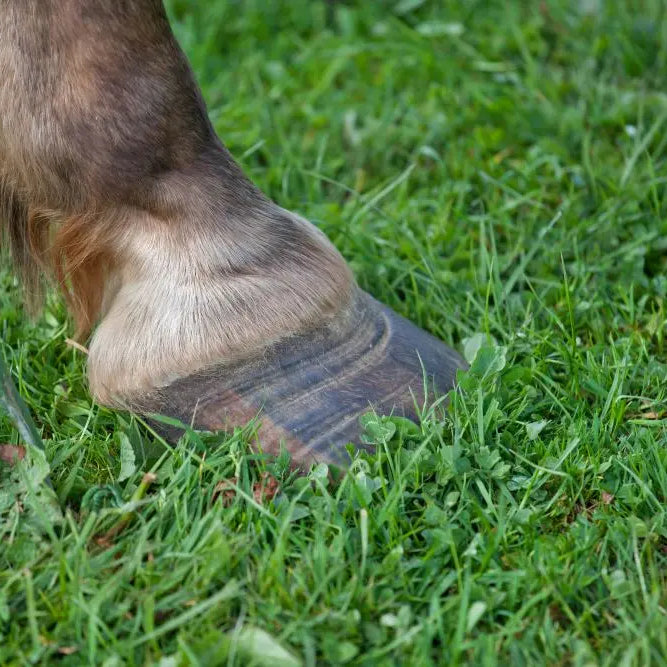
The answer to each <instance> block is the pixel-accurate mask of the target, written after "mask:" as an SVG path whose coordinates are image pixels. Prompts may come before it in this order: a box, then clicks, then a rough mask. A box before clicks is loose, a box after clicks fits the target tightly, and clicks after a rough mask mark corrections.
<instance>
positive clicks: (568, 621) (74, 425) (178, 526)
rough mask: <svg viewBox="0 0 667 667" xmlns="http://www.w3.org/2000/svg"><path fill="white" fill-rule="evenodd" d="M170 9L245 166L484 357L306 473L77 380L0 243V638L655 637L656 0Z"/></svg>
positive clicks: (301, 3)
mask: <svg viewBox="0 0 667 667" xmlns="http://www.w3.org/2000/svg"><path fill="white" fill-rule="evenodd" d="M168 6H169V12H170V15H171V17H172V22H173V25H174V30H175V32H176V35H177V37H178V39H179V40H180V42H181V44H182V46H183V48H184V50H185V51H186V53H187V55H188V57H189V58H190V60H191V62H192V65H193V68H194V70H195V72H196V75H197V78H198V80H199V82H200V84H201V85H202V88H203V92H204V96H205V98H206V101H207V103H208V106H209V110H210V114H211V117H212V120H213V122H214V125H215V127H216V129H217V131H218V132H219V134H220V136H221V137H222V139H223V140H224V141H225V142H226V144H227V146H228V147H229V148H230V150H231V151H232V152H233V153H234V155H235V156H236V157H237V159H238V160H239V161H240V162H241V164H242V165H243V168H244V169H245V170H246V172H247V173H248V174H249V175H250V177H251V178H252V179H253V180H254V181H255V182H256V183H257V184H258V185H259V186H260V187H261V188H262V189H263V190H264V191H265V192H266V193H267V194H268V195H270V196H271V197H272V198H273V199H275V200H276V201H277V202H278V203H280V204H281V205H282V206H284V207H286V208H291V209H294V210H296V211H298V212H300V213H301V214H303V215H305V216H307V217H308V218H310V219H311V220H313V221H314V222H315V223H316V224H317V225H318V226H320V227H321V228H322V229H323V230H324V231H325V232H326V233H327V234H328V235H329V236H330V237H331V238H332V239H333V241H334V242H335V243H336V245H337V246H338V248H339V249H340V250H341V251H342V253H343V254H344V256H345V257H346V258H347V259H348V261H349V262H350V264H351V266H352V268H353V270H354V273H355V275H356V277H357V280H358V282H359V283H360V285H361V286H362V287H364V288H365V289H367V290H368V291H369V292H371V293H372V294H373V295H374V296H376V297H377V298H379V299H381V300H382V301H384V302H385V303H387V304H389V305H390V306H392V307H393V308H394V309H396V310H397V311H398V312H400V313H401V314H403V315H405V316H407V317H409V318H410V319H412V320H413V321H415V322H417V323H418V324H419V325H421V326H423V327H424V328H426V329H427V330H429V331H431V332H432V333H433V334H435V335H436V336H439V337H441V338H442V339H443V340H445V341H446V342H448V343H449V344H450V345H453V346H454V347H455V348H456V349H458V350H459V351H461V352H462V353H464V354H465V355H466V356H467V357H468V358H469V359H470V360H474V361H473V364H472V368H471V370H470V371H469V372H468V373H466V374H464V375H463V374H462V375H461V377H460V386H459V390H458V391H457V392H452V394H451V395H450V397H449V398H450V400H449V406H448V408H447V409H446V411H444V410H442V404H439V405H438V404H436V405H435V406H432V405H426V406H424V419H423V422H422V424H421V426H420V427H419V428H414V429H409V428H407V427H406V425H405V424H402V423H400V422H397V421H396V420H392V419H380V418H379V417H370V418H369V419H368V423H367V433H366V438H367V439H368V440H371V441H373V442H375V443H377V445H378V446H377V454H376V455H375V456H369V455H363V456H359V455H355V454H354V453H353V454H352V457H353V458H354V461H353V463H352V464H351V467H350V471H349V473H348V474H347V475H346V476H345V477H343V478H342V479H338V481H332V479H331V475H330V474H329V473H331V472H332V471H328V470H327V469H326V466H323V465H320V466H317V467H315V468H313V470H311V471H309V472H308V474H307V476H300V477H297V476H295V475H294V474H292V473H290V472H289V465H288V460H287V457H286V456H282V457H280V458H278V459H277V460H268V459H267V458H266V457H263V456H261V455H259V454H253V453H252V452H251V451H250V450H249V448H248V440H249V439H250V438H251V436H252V428H253V425H252V424H251V425H249V426H248V427H247V428H245V429H239V430H238V431H237V432H235V433H233V434H226V435H225V434H197V433H194V432H193V433H188V434H187V435H186V436H185V437H184V438H183V439H182V440H181V441H180V442H179V443H178V445H177V446H176V447H174V448H168V447H166V446H165V444H164V443H163V442H162V441H161V440H160V438H159V437H158V436H157V435H156V434H155V433H154V432H153V431H152V430H151V428H150V426H149V425H147V424H145V423H144V422H143V421H142V420H140V419H137V418H136V417H133V416H131V415H129V414H124V413H119V412H113V411H110V410H107V409H105V408H101V407H99V406H97V405H95V404H94V403H93V402H92V401H91V399H90V396H89V394H88V392H87V389H86V381H85V355H84V354H83V353H82V352H81V351H80V350H78V349H77V348H75V347H73V346H72V345H70V344H68V343H67V341H66V339H67V337H68V335H71V332H72V329H71V326H70V324H69V323H68V320H67V316H66V313H65V310H64V307H63V303H62V301H61V300H60V299H59V298H58V297H57V295H56V294H55V293H52V294H50V295H49V298H48V300H47V304H46V307H45V310H44V312H43V314H42V315H41V316H40V317H39V318H38V319H36V320H35V321H31V320H30V319H29V318H28V317H27V315H26V314H25V313H24V311H23V310H22V306H21V299H20V291H19V289H18V287H17V283H16V281H15V280H14V278H13V277H12V275H11V273H10V271H9V268H8V265H7V262H6V261H5V260H3V262H2V268H1V269H0V327H1V334H2V335H1V340H0V357H2V358H4V360H5V362H6V364H7V366H8V367H10V368H11V373H12V376H13V380H14V383H15V384H16V386H17V388H18V389H19V391H20V393H21V395H22V396H23V398H24V400H25V402H26V404H27V406H28V408H29V410H30V413H31V414H32V416H33V419H34V421H35V424H36V427H37V430H38V432H39V433H40V435H41V439H42V441H43V443H44V447H45V454H46V456H45V457H44V456H43V455H40V452H39V450H37V449H34V448H28V455H27V456H26V459H25V460H24V461H23V462H22V463H20V464H18V465H14V466H10V465H8V464H3V463H2V462H0V664H3V665H5V664H6V665H24V664H28V663H32V664H63V665H78V664H84V665H89V664H90V665H92V664H103V665H105V666H106V667H113V666H116V665H147V664H156V665H160V666H161V667H172V666H177V665H205V666H207V667H208V666H210V665H217V664H221V665H222V664H225V665H226V664H232V665H252V664H254V665H272V666H279V665H286V666H292V665H316V664H317V665H325V664H344V663H346V664H358V665H440V664H474V665H478V664H483V665H492V664H497V663H501V664H512V665H539V664H563V665H564V664H575V665H594V664H613V665H635V664H636V665H648V664H657V665H660V664H667V512H666V511H665V506H666V502H667V428H666V427H667V351H666V349H665V334H666V332H667V328H666V326H665V313H666V309H667V275H666V269H667V171H666V169H665V167H666V165H667V94H666V92H665V86H666V83H667V7H666V6H665V4H664V3H663V2H662V1H661V0H655V1H654V2H651V1H650V0H645V1H644V2H630V1H629V0H628V1H620V0H619V1H618V2H603V1H602V0H586V1H584V0H581V2H577V1H575V0H550V1H547V2H542V3H538V2H522V1H521V0H513V1H511V2H501V1H500V0H498V1H493V2H491V1H482V0H470V1H466V2H448V3H444V2H439V1H438V0H432V1H428V0H391V1H389V0H384V1H382V2H362V1H361V0H359V1H358V2H346V3H333V2H324V1H315V0H298V1H297V0H292V1H290V2H288V1H287V0H284V1H280V2H266V1H263V0H245V1H243V2H241V1H239V0H237V1H235V2H233V1H227V0H198V1H196V2H195V1H190V0H187V1H186V0H172V1H171V2H169V3H168ZM23 442H25V440H24V438H22V437H21V436H19V434H18V432H17V431H16V430H15V428H14V426H13V424H12V422H11V421H10V420H9V419H8V418H5V417H0V443H10V444H19V443H23ZM350 451H352V450H350ZM47 474H48V477H47ZM49 482H50V484H51V486H49Z"/></svg>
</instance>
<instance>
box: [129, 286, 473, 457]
mask: <svg viewBox="0 0 667 667" xmlns="http://www.w3.org/2000/svg"><path fill="white" fill-rule="evenodd" d="M465 367H466V363H465V362H464V361H463V359H462V358H461V357H460V356H459V355H458V354H457V353H456V352H454V351H453V350H451V349H450V348H448V347H447V346H446V345H444V344H443V343H442V342H441V341H439V340H438V339H436V338H434V337H433V336H431V335H430V334H428V333H426V332H425V331H423V330H421V329H420V328H419V327H417V326H415V325H414V324H412V323H411V322H409V321H408V320H406V319H405V318H403V317H401V316H400V315H397V314H396V313H394V312H393V311H392V310H390V309H389V308H387V307H386V306H384V305H382V304H381V303H379V302H378V301H376V300H375V299H373V298H372V297H371V296H369V295H368V294H366V293H365V292H362V291H361V290H358V291H357V293H356V295H355V297H354V299H353V303H352V305H351V307H350V308H349V309H348V310H347V311H346V312H345V313H344V314H343V315H340V316H338V317H337V318H336V319H335V320H334V321H332V322H330V323H328V324H327V325H326V326H325V327H322V328H321V329H318V330H314V331H309V332H307V333H304V334H299V335H296V336H293V337H291V338H288V339H285V340H282V341H279V342H277V343H275V344H273V345H270V346H269V347H267V348H266V349H265V350H264V351H263V353H262V354H261V355H260V356H258V357H255V358H253V359H246V360H243V361H239V362H234V363H232V364H224V365H220V366H217V367H213V368H209V369H207V370H205V371H202V372H198V373H196V374H193V375H190V376H188V377H185V378H182V379H179V380H176V381H175V382H173V383H172V384H170V385H168V386H166V387H163V388H161V389H159V390H157V391H156V392H155V394H153V395H152V396H151V397H149V399H148V400H147V401H145V402H144V403H143V404H142V408H141V410H142V412H157V413H161V414H165V415H168V416H170V417H175V418H177V419H178V420H180V421H181V422H182V423H184V424H192V425H193V426H194V427H195V428H198V429H202V430H209V431H215V430H231V429H233V428H234V427H235V426H243V425H245V424H246V423H247V422H249V421H250V420H252V419H253V418H255V417H257V418H258V422H259V424H260V425H259V426H258V430H257V438H258V441H259V444H260V446H261V449H262V451H264V452H268V453H274V454H277V453H278V452H279V450H280V446H281V443H283V444H284V445H285V447H286V448H287V449H288V450H289V451H290V453H291V455H292V461H293V463H294V464H295V465H297V466H307V465H309V464H310V463H313V462H316V461H317V462H319V461H321V462H326V463H334V464H337V465H343V466H344V465H345V464H346V463H349V456H348V454H347V450H346V448H345V445H346V444H347V443H349V442H352V443H354V444H356V445H357V446H360V444H359V436H360V430H361V427H360V424H359V417H360V416H361V415H362V414H364V413H365V412H368V411H369V410H371V409H374V410H376V411H377V412H378V413H380V414H393V415H399V416H405V417H409V418H411V419H413V420H414V419H415V418H416V414H415V402H417V404H420V403H421V402H422V401H423V399H424V388H425V384H426V387H427V388H428V389H429V390H435V391H437V392H440V393H445V392H447V391H449V390H450V389H451V388H452V387H453V386H454V382H455V376H456V371H457V370H458V369H460V368H465ZM425 380H426V382H425ZM164 431H165V429H164V428H163V432H164ZM165 434H166V435H167V437H170V438H174V437H177V436H178V435H179V432H178V430H177V429H173V430H170V429H167V432H166V433H165ZM361 446H362V447H368V446H367V445H361Z"/></svg>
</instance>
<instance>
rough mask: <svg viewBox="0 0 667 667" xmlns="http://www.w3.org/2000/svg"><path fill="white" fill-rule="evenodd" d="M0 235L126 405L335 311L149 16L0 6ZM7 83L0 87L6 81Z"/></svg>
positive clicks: (319, 273)
mask: <svg viewBox="0 0 667 667" xmlns="http://www.w3.org/2000/svg"><path fill="white" fill-rule="evenodd" d="M0 71H2V72H3V77H2V78H1V79H0V228H1V229H2V232H3V238H4V239H5V242H8V243H9V246H10V249H11V254H12V257H13V259H14V262H15V264H16V265H17V269H18V271H19V273H20V274H21V276H22V277H23V282H24V286H25V290H26V293H27V296H28V300H29V301H32V302H35V301H38V298H39V285H40V283H41V278H40V274H41V273H42V272H45V273H47V274H48V275H50V276H51V277H52V278H54V279H55V281H56V283H57V284H58V286H59V287H60V288H61V289H62V291H63V293H64V295H65V298H66V300H67V304H68V307H69V309H70V311H71V313H72V315H73V317H74V320H75V323H76V327H77V331H78V334H79V335H80V336H85V335H87V333H88V332H90V330H91V329H92V327H93V326H94V325H95V323H99V324H98V326H97V329H96V331H95V333H94V335H93V338H92V341H91V344H90V358H89V376H90V382H91V389H92V391H93V393H94V394H95V395H96V397H97V398H98V399H99V400H100V401H102V402H105V403H116V402H119V403H125V402H128V401H132V400H133V398H135V397H137V396H140V395H142V394H145V393H146V392H149V391H150V390H151V389H152V388H154V387H156V386H160V385H163V384H166V383H168V382H170V381H171V380H172V379H174V378H176V377H180V376H183V375H188V374H190V373H192V372H194V371H196V370H199V369H201V368H203V367H205V366H207V365H210V364H213V363H219V362H224V361H226V360H230V361H231V360H236V359H238V358H241V357H244V356H250V355H253V354H257V353H259V352H260V351H261V349H262V348H263V347H264V346H266V345H267V344H268V343H270V342H274V341H276V340H278V339H280V338H284V337H286V336H291V335H293V334H295V333H298V332H301V331H304V330H307V329H308V328H310V327H314V326H316V325H318V324H321V323H322V322H323V321H325V320H327V319H328V318H330V317H333V316H334V315H335V314H336V313H338V312H340V310H341V309H342V308H344V307H345V305H346V303H347V302H348V301H349V298H350V294H351V290H352V279H351V276H350V273H349V270H348V269H347V267H346V265H345V263H344V261H343V260H342V258H341V257H340V255H339V254H338V252H337V251H336V250H335V249H334V248H333V246H332V245H331V244H330V243H329V242H328V240H327V239H326V238H325V237H324V236H323V235H322V234H321V233H320V232H319V231H318V230H316V229H315V228H314V227H313V226H312V225H311V224H310V223H308V222H307V221H305V220H303V219H302V218H300V217H298V216H297V215H295V214H293V213H290V212H288V211H285V210H283V209H281V208H280V207H278V206H277V205H276V204H274V203H273V202H271V201H269V200H268V199H266V197H264V196H263V195H262V193H261V192H259V190H257V188H255V186H253V185H252V184H251V183H250V182H249V181H248V180H247V179H246V178H245V176H244V175H243V173H242V172H241V170H240V169H239V167H238V166H237V165H236V164H235V163H234V161H233V160H232V158H231V156H230V155H229V153H228V152H227V150H226V149H225V147H224V146H223V145H222V144H221V143H220V141H219V140H218V138H217V137H216V136H215V133H214V131H213V129H212V127H211V125H210V123H209V121H208V118H207V115H206V110H205V107H204V104H203V102H202V99H201V95H200V93H199V90H198V89H197V86H196V84H195V83H194V80H193V78H192V75H191V73H190V70H189V68H188V65H187V62H186V61H185V58H184V56H183V54H182V53H181V51H180V49H179V48H178V46H177V44H176V42H175V40H174V38H173V36H172V34H171V32H170V29H169V26H168V23H167V19H166V16H165V14H164V10H163V8H162V5H161V2H159V1H158V0H115V1H114V2H113V3H109V2H106V0H0ZM5 73H6V74H7V75H6V76H5Z"/></svg>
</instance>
